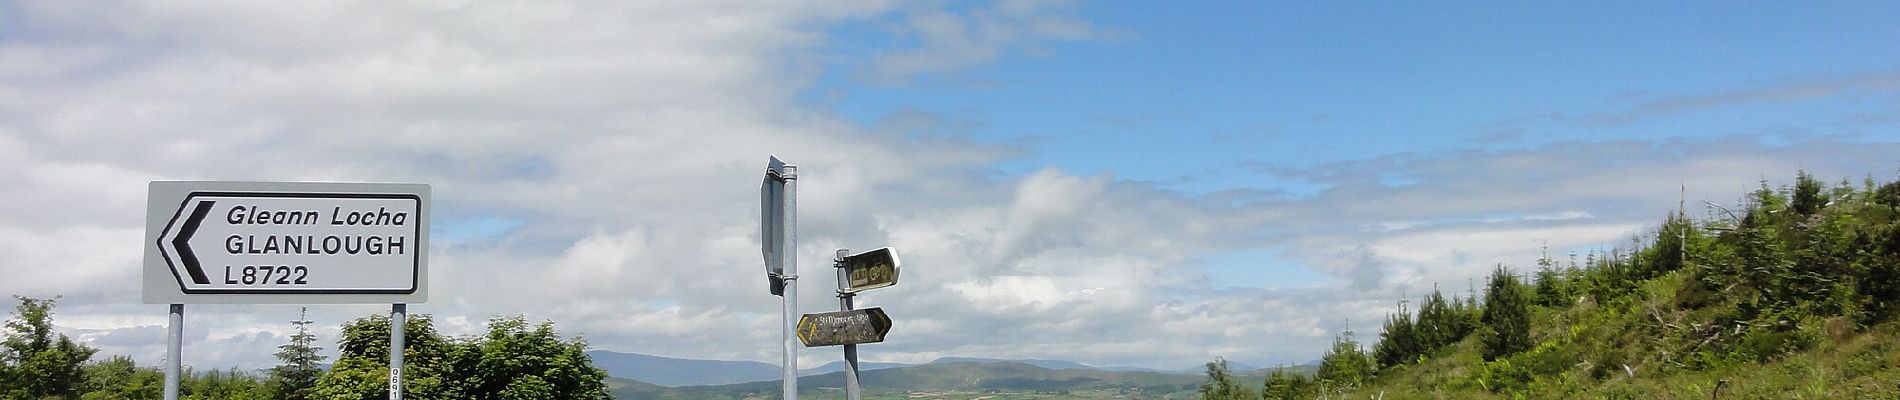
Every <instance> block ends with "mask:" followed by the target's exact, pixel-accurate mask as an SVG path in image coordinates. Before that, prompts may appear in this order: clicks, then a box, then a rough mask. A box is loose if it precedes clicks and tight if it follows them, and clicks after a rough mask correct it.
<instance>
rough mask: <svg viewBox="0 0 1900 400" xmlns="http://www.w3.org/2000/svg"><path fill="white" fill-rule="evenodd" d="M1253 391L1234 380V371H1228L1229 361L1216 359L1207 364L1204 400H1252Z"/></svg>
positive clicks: (1253, 396)
mask: <svg viewBox="0 0 1900 400" xmlns="http://www.w3.org/2000/svg"><path fill="white" fill-rule="evenodd" d="M1255 396H1256V395H1255V394H1254V393H1253V391H1252V390H1248V389H1247V387H1246V386H1245V385H1241V384H1240V380H1238V379H1234V373H1233V371H1230V370H1228V369H1227V359H1225V358H1216V359H1214V361H1212V362H1209V363H1207V382H1203V383H1201V399H1203V400H1252V399H1254V398H1255Z"/></svg>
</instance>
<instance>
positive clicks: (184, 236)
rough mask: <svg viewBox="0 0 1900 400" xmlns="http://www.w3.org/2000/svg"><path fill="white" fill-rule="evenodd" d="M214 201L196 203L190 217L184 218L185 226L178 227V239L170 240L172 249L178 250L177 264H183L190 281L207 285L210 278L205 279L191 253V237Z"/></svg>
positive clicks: (196, 256) (196, 257) (195, 258)
mask: <svg viewBox="0 0 1900 400" xmlns="http://www.w3.org/2000/svg"><path fill="white" fill-rule="evenodd" d="M216 204H218V202H215V201H201V202H198V208H195V209H192V210H191V216H190V217H186V218H185V225H184V226H180V227H178V237H177V238H173V239H172V248H175V249H178V258H179V260H178V261H179V263H181V264H185V272H186V273H188V274H191V281H192V282H195V283H197V284H200V285H208V284H210V283H211V278H208V277H205V270H204V268H202V267H200V266H199V265H198V255H197V254H195V253H192V252H191V236H192V235H194V234H197V233H198V224H199V223H201V222H204V219H205V214H210V213H211V206H213V205H216Z"/></svg>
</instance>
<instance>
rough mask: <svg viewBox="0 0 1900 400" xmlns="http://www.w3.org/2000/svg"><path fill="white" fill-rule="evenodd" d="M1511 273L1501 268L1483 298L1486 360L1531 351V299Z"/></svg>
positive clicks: (1495, 271) (1494, 274)
mask: <svg viewBox="0 0 1900 400" xmlns="http://www.w3.org/2000/svg"><path fill="white" fill-rule="evenodd" d="M1523 286H1524V285H1523V284H1522V283H1519V282H1518V279H1517V275H1513V274H1511V271H1510V269H1508V268H1505V267H1504V266H1503V265H1498V267H1497V269H1496V270H1493V271H1492V272H1491V282H1490V283H1489V285H1488V286H1486V289H1485V294H1484V318H1483V322H1484V326H1485V330H1486V332H1485V333H1486V334H1485V335H1484V359H1485V361H1491V360H1496V359H1499V358H1503V357H1505V356H1509V355H1511V354H1516V353H1517V352H1521V351H1524V350H1529V349H1530V348H1531V312H1530V299H1529V296H1527V295H1526V294H1525V293H1524V288H1523Z"/></svg>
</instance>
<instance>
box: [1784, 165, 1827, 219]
mask: <svg viewBox="0 0 1900 400" xmlns="http://www.w3.org/2000/svg"><path fill="white" fill-rule="evenodd" d="M1793 200H1794V201H1793V202H1792V203H1793V204H1791V206H1792V208H1794V212H1795V213H1797V214H1801V215H1803V216H1807V215H1814V214H1815V213H1818V212H1821V207H1822V206H1825V205H1827V195H1826V194H1824V193H1821V181H1820V180H1818V179H1814V176H1813V175H1808V171H1805V170H1802V171H1796V172H1795V179H1794V199H1793Z"/></svg>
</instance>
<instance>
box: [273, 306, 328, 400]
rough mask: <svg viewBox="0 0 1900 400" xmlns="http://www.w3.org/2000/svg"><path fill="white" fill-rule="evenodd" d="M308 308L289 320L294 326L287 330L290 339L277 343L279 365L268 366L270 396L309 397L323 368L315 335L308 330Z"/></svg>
mask: <svg viewBox="0 0 1900 400" xmlns="http://www.w3.org/2000/svg"><path fill="white" fill-rule="evenodd" d="M307 311H308V309H299V310H298V311H297V320H296V321H291V322H290V323H291V324H292V325H295V326H296V327H297V330H296V332H293V333H291V334H290V343H285V344H282V345H279V346H277V361H278V365H277V366H276V367H273V368H271V371H270V373H271V376H270V388H271V394H272V396H271V397H272V398H276V399H283V400H303V399H306V398H309V395H310V390H311V388H313V387H315V386H316V385H317V378H320V377H322V375H323V369H322V368H321V367H320V366H319V365H318V364H320V363H322V362H323V359H324V356H323V355H321V354H317V351H318V350H322V349H323V348H321V347H317V346H316V342H317V335H313V334H311V333H310V328H309V326H310V319H309V318H308V313H307Z"/></svg>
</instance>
